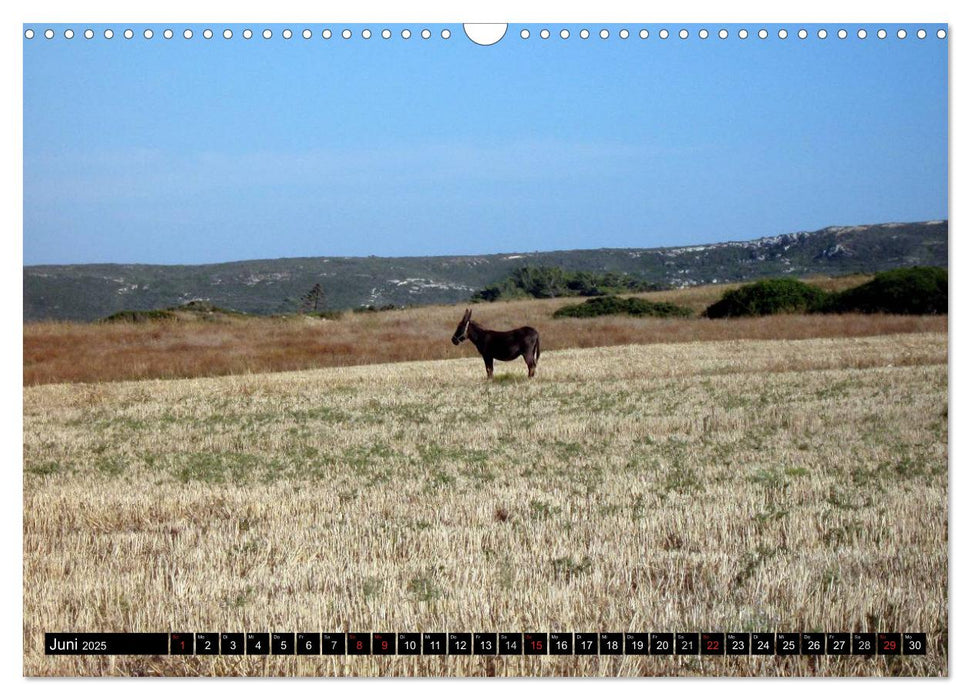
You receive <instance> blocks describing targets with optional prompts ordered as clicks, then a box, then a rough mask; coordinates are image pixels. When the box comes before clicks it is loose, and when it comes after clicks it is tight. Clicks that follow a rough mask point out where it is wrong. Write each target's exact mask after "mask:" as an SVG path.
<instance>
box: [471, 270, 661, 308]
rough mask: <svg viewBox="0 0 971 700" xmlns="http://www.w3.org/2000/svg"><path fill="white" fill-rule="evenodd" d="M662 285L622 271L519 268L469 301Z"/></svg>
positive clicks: (574, 294) (638, 289)
mask: <svg viewBox="0 0 971 700" xmlns="http://www.w3.org/2000/svg"><path fill="white" fill-rule="evenodd" d="M663 288H664V285H660V284H657V283H653V282H646V281H645V280H642V279H639V278H637V277H633V276H632V275H628V274H625V273H622V272H603V273H599V272H587V271H584V270H580V271H571V270H563V269H561V268H559V267H531V266H526V267H521V268H519V269H518V270H516V271H515V272H513V273H512V274H511V275H509V276H508V277H506V278H505V279H502V280H500V281H499V282H496V283H494V284H490V285H489V286H488V287H485V288H484V289H480V290H479V291H477V292H476V293H475V294H473V295H472V299H471V300H472V301H473V302H480V301H500V300H502V301H505V300H507V299H523V298H529V297H532V298H535V299H551V298H556V297H589V296H599V295H602V294H619V293H620V294H622V293H632V292H654V291H658V290H660V289H663Z"/></svg>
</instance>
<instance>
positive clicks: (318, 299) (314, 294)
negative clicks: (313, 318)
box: [300, 282, 324, 313]
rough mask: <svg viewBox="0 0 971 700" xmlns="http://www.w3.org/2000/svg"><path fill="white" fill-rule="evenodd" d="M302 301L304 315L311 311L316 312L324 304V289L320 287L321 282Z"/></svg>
mask: <svg viewBox="0 0 971 700" xmlns="http://www.w3.org/2000/svg"><path fill="white" fill-rule="evenodd" d="M300 301H301V302H302V305H301V307H300V308H301V310H302V311H303V312H304V313H307V312H309V311H313V312H316V311H317V310H318V309H319V308H320V307H321V306H323V304H324V289H323V287H321V286H320V282H318V283H317V284H315V285H314V286H313V289H311V290H310V291H309V292H307V293H306V294H305V295H303V297H301V299H300Z"/></svg>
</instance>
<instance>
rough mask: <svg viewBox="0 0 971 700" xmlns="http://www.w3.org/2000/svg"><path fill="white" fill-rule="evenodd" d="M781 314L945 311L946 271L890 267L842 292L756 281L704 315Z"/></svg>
mask: <svg viewBox="0 0 971 700" xmlns="http://www.w3.org/2000/svg"><path fill="white" fill-rule="evenodd" d="M780 313H864V314H872V313H886V314H946V313H947V270H944V269H942V268H939V267H909V268H901V269H898V270H889V271H887V272H880V273H878V274H877V275H876V276H875V277H874V278H873V279H872V280H870V281H869V282H866V283H864V284H861V285H859V286H857V287H852V288H850V289H846V290H844V291H842V292H825V291H823V290H822V289H820V288H819V287H814V286H813V285H811V284H806V283H805V282H800V281H799V280H794V279H769V280H760V281H759V282H754V283H752V284H746V285H744V286H742V287H739V288H738V289H733V290H731V291H728V292H725V294H724V295H722V298H721V299H719V300H718V301H717V302H715V303H714V304H712V305H711V306H709V307H708V308H707V309H705V313H704V315H705V316H707V317H708V318H734V317H739V316H767V315H769V314H780Z"/></svg>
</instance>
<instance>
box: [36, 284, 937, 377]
mask: <svg viewBox="0 0 971 700" xmlns="http://www.w3.org/2000/svg"><path fill="white" fill-rule="evenodd" d="M865 279H867V278H865V277H843V278H836V279H811V280H809V281H811V282H813V283H814V284H819V285H820V286H824V287H827V288H833V289H840V288H845V287H848V286H853V285H854V284H859V283H860V282H861V281H863V280H865ZM737 286H738V285H714V286H707V287H696V288H690V289H682V290H673V291H669V292H656V293H652V294H644V295H638V296H643V297H645V298H648V299H652V300H655V301H671V302H674V303H676V304H682V305H684V306H687V307H689V308H692V309H693V310H695V311H696V312H700V311H701V310H703V309H704V308H705V307H706V306H708V305H709V304H711V303H712V302H713V301H715V300H717V299H718V298H720V296H721V295H722V293H724V291H725V290H726V289H729V288H732V287H737ZM578 301H581V300H578V299H575V298H573V299H545V300H529V301H515V302H507V303H499V304H481V305H476V306H475V307H474V312H473V314H474V317H475V318H476V319H477V320H479V321H480V322H481V323H483V324H484V325H486V326H487V327H491V328H496V329H506V328H513V327H517V326H522V325H532V326H534V327H536V328H537V329H538V330H539V331H540V334H541V337H542V347H543V350H544V351H548V350H562V349H566V348H590V347H603V346H615V345H630V344H644V343H684V342H690V341H694V340H740V339H766V340H768V339H789V340H792V339H798V338H839V337H850V336H869V335H881V334H895V333H920V332H927V331H945V330H946V328H947V318H946V317H922V316H884V315H872V316H865V315H855V314H852V315H849V314H848V315H843V316H823V315H814V316H799V315H785V316H772V317H765V318H752V319H731V320H717V321H715V320H708V319H701V318H695V319H637V318H630V317H618V316H613V317H602V318H593V319H553V318H552V314H553V312H554V311H556V309H558V308H560V307H561V306H564V305H566V304H575V303H577V302H578ZM464 308H465V307H464V306H463V305H457V306H431V307H422V308H415V309H406V310H401V311H390V312H381V313H373V314H370V313H369V314H351V313H348V314H345V315H344V317H343V318H341V319H340V320H336V321H331V320H320V319H312V318H308V317H296V318H252V319H242V320H240V319H232V318H227V319H224V320H223V321H222V322H202V321H198V322H156V323H146V324H112V325H102V324H86V323H65V322H45V323H28V324H25V325H24V384H25V385H26V386H31V385H36V384H51V383H59V382H101V381H117V380H131V379H174V378H185V377H204V376H221V375H228V374H245V373H261V372H278V371H290V370H300V369H313V368H318V367H340V366H350V365H362V364H382V363H388V362H403V361H415V360H439V359H450V358H456V357H462V356H465V355H468V354H469V353H470V352H473V353H474V350H470V349H469V348H468V347H464V348H455V347H454V346H452V344H451V343H450V342H449V338H450V337H451V335H452V333H453V332H454V330H455V325H456V324H457V323H458V321H459V318H460V317H461V315H462V311H463V310H464Z"/></svg>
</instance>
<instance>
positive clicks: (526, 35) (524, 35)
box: [519, 29, 529, 39]
mask: <svg viewBox="0 0 971 700" xmlns="http://www.w3.org/2000/svg"><path fill="white" fill-rule="evenodd" d="M519 36H520V37H522V38H523V39H528V38H529V30H528V29H523V30H522V31H521V32H519Z"/></svg>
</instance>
